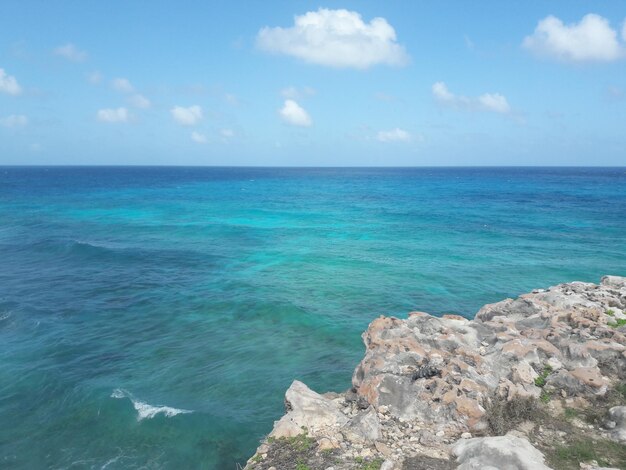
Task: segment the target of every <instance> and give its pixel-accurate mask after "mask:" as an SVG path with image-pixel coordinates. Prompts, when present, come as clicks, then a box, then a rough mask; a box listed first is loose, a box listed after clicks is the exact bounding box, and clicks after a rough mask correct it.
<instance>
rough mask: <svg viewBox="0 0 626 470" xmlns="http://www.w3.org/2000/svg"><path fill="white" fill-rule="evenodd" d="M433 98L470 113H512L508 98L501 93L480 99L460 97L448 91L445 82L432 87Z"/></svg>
mask: <svg viewBox="0 0 626 470" xmlns="http://www.w3.org/2000/svg"><path fill="white" fill-rule="evenodd" d="M432 92H433V96H434V97H435V99H436V100H437V101H439V102H440V103H442V104H444V105H447V106H452V107H454V108H458V109H465V110H469V111H492V112H494V113H500V114H508V113H510V112H511V106H510V105H509V103H508V101H507V100H506V97H504V96H503V95H501V94H499V93H485V94H482V95H480V96H479V97H478V98H469V97H467V96H459V95H455V94H454V93H452V92H451V91H450V90H448V87H447V86H446V84H445V83H444V82H437V83H435V84H433V86H432Z"/></svg>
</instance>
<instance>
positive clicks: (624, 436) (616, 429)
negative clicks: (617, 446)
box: [609, 406, 626, 444]
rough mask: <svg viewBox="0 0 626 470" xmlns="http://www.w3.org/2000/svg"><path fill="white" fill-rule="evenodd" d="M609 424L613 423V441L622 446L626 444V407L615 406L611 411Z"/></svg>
mask: <svg viewBox="0 0 626 470" xmlns="http://www.w3.org/2000/svg"><path fill="white" fill-rule="evenodd" d="M609 422H610V423H611V426H610V427H611V428H613V429H612V432H611V439H613V440H614V441H616V442H619V443H621V444H626V406H614V407H613V408H611V409H610V410H609Z"/></svg>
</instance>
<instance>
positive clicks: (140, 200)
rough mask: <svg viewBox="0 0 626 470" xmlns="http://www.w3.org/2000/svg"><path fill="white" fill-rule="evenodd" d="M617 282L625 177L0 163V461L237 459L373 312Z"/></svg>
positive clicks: (462, 307) (625, 245) (115, 464)
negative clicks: (287, 395)
mask: <svg viewBox="0 0 626 470" xmlns="http://www.w3.org/2000/svg"><path fill="white" fill-rule="evenodd" d="M607 273H612V274H621V275H626V169H625V168H614V169H606V168H604V169H600V168H596V169H589V168H587V169H528V168H509V169H495V168H483V169H471V168H457V169H433V168H424V169H358V170H356V169H241V168H237V169H235V168H17V167H0V423H2V425H1V426H0V467H2V468H20V469H22V468H23V469H31V468H46V467H49V468H107V469H115V468H139V467H142V468H172V469H179V468H206V469H234V468H235V464H236V462H241V463H243V462H244V461H245V460H246V458H247V457H249V456H250V455H251V453H252V452H253V450H254V449H255V447H256V445H257V443H258V440H259V438H260V437H261V436H262V435H263V434H264V433H267V432H268V431H269V430H270V429H271V426H272V421H273V420H275V419H277V418H278V417H279V416H280V415H281V414H282V406H283V393H284V390H285V389H286V388H287V387H288V386H289V384H290V382H291V380H293V379H294V378H298V379H301V380H304V381H305V382H306V383H307V384H309V385H310V386H312V387H313V388H317V389H320V390H343V389H346V388H347V387H349V385H350V376H351V373H352V370H353V369H354V367H355V365H356V363H357V362H358V360H359V359H360V357H361V355H362V352H363V347H362V345H361V340H360V334H361V332H362V331H363V330H364V329H365V328H366V326H367V324H368V323H369V321H371V320H372V319H373V318H374V317H376V316H378V315H381V314H386V315H399V316H403V315H406V313H408V312H409V311H411V310H425V311H430V312H433V313H437V314H440V313H444V312H455V313H460V314H462V315H465V316H472V315H473V314H474V313H475V312H476V310H477V309H478V308H479V307H480V306H481V305H482V304H484V303H488V302H494V301H497V300H500V299H502V298H504V297H506V296H512V295H517V294H519V293H522V292H525V291H528V290H530V289H533V288H535V287H545V286H548V285H551V284H555V283H558V282H565V281H572V280H584V281H594V282H595V281H597V280H598V279H599V277H600V276H601V275H603V274H607Z"/></svg>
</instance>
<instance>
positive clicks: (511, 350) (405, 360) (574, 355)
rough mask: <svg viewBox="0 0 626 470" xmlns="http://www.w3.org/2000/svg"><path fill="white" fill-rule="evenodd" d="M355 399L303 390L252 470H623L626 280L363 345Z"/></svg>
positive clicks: (350, 394)
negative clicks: (615, 469) (455, 469)
mask: <svg viewBox="0 0 626 470" xmlns="http://www.w3.org/2000/svg"><path fill="white" fill-rule="evenodd" d="M363 341H364V343H365V347H366V351H365V356H364V357H363V359H362V360H361V362H360V363H359V365H358V366H357V367H356V369H355V371H354V374H353V377H352V385H353V386H352V389H350V390H348V391H346V392H344V393H325V394H323V395H320V394H318V393H316V392H314V391H312V390H310V389H309V388H308V387H307V386H306V385H305V384H303V383H301V382H298V381H294V382H293V383H292V385H291V386H290V387H289V389H288V390H287V392H286V396H285V408H286V414H285V415H284V416H283V417H282V418H281V419H280V420H279V421H277V422H275V424H274V429H273V430H272V432H271V433H270V434H269V436H268V437H267V438H266V439H265V440H264V441H263V442H262V443H261V445H260V446H259V448H258V449H257V452H256V453H255V455H254V456H253V457H252V458H251V459H250V460H249V461H248V463H247V465H246V469H247V470H252V469H254V470H287V469H296V470H318V469H319V470H329V469H333V470H343V469H365V470H376V469H382V470H401V469H407V470H409V469H454V468H459V469H463V470H466V469H527V470H531V469H537V470H541V469H550V468H552V469H578V468H584V469H597V468H622V469H624V468H626V278H624V277H618V276H605V277H603V278H602V280H601V283H600V284H599V285H596V284H591V283H582V282H573V283H568V284H560V285H557V286H554V287H550V288H548V289H537V290H534V291H533V292H531V293H529V294H525V295H522V296H520V297H519V298H517V299H506V300H503V301H501V302H497V303H494V304H489V305H485V306H484V307H483V308H481V309H480V311H479V312H478V313H477V314H476V316H475V318H474V319H473V320H468V319H466V318H464V317H461V316H458V315H443V316H442V317H434V316H431V315H429V314H427V313H423V312H412V313H410V314H409V316H408V318H407V319H404V320H401V319H398V318H394V317H380V318H377V319H376V320H374V321H373V322H372V323H371V324H370V325H369V328H368V329H367V331H366V332H365V333H363Z"/></svg>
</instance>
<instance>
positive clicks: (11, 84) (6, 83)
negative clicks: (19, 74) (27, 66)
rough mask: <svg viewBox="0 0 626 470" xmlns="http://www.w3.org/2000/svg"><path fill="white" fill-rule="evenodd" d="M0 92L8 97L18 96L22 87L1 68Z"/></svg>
mask: <svg viewBox="0 0 626 470" xmlns="http://www.w3.org/2000/svg"><path fill="white" fill-rule="evenodd" d="M0 92H2V93H8V94H9V95H19V94H20V93H21V92H22V87H21V86H20V85H19V83H17V80H16V79H15V77H13V76H11V75H8V74H7V73H6V72H5V71H4V69H2V68H0Z"/></svg>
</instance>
